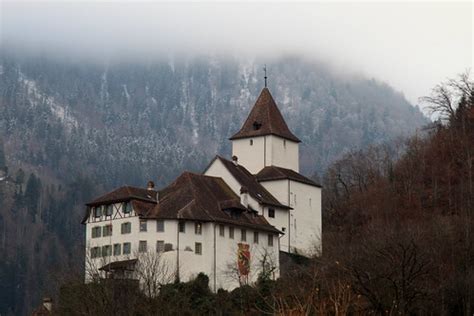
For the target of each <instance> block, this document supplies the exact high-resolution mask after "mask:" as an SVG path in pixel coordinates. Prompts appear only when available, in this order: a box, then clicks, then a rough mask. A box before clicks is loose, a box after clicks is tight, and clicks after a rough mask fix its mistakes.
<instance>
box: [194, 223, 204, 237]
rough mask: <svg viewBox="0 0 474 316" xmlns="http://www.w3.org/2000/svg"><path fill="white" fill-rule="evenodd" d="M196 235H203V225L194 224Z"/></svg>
mask: <svg viewBox="0 0 474 316" xmlns="http://www.w3.org/2000/svg"><path fill="white" fill-rule="evenodd" d="M194 233H195V234H196V235H201V234H202V224H201V223H194Z"/></svg>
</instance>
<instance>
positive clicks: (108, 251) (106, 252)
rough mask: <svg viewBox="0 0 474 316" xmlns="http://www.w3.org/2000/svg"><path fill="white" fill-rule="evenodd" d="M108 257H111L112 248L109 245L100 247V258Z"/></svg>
mask: <svg viewBox="0 0 474 316" xmlns="http://www.w3.org/2000/svg"><path fill="white" fill-rule="evenodd" d="M110 255H112V246H110V245H105V246H102V257H108V256H110Z"/></svg>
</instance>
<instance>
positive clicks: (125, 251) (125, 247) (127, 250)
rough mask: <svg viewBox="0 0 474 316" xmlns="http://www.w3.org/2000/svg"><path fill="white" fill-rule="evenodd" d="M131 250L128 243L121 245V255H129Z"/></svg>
mask: <svg viewBox="0 0 474 316" xmlns="http://www.w3.org/2000/svg"><path fill="white" fill-rule="evenodd" d="M131 250H132V245H131V244H130V243H129V242H124V243H123V254H124V255H129V254H130V252H131Z"/></svg>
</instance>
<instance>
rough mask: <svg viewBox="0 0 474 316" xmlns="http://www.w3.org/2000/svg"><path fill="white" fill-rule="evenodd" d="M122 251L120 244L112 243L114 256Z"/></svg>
mask: <svg viewBox="0 0 474 316" xmlns="http://www.w3.org/2000/svg"><path fill="white" fill-rule="evenodd" d="M121 253H122V245H121V244H114V256H120V255H121Z"/></svg>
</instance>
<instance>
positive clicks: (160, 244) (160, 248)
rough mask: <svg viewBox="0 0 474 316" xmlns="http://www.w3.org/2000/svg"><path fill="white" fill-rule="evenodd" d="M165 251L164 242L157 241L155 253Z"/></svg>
mask: <svg viewBox="0 0 474 316" xmlns="http://www.w3.org/2000/svg"><path fill="white" fill-rule="evenodd" d="M163 251H165V242H164V241H163V240H158V241H157V242H156V252H163Z"/></svg>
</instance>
